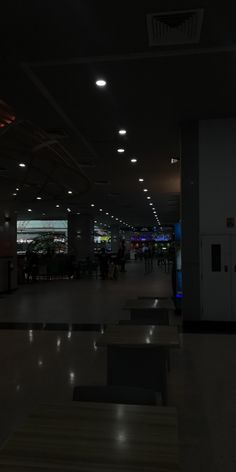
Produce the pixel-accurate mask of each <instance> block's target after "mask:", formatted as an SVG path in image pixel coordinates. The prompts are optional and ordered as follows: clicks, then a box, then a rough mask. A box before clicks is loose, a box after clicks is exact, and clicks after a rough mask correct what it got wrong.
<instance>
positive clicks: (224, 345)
mask: <svg viewBox="0 0 236 472" xmlns="http://www.w3.org/2000/svg"><path fill="white" fill-rule="evenodd" d="M89 284H91V285H90V288H89ZM59 286H60V287H61V288H62V287H63V291H64V293H63V294H62V293H61V288H60V290H59V289H57V288H56V287H59ZM50 287H51V289H50V288H49V284H41V285H37V287H36V286H33V285H32V286H29V287H24V288H23V289H20V290H19V291H18V292H16V293H15V294H13V295H11V296H8V297H4V298H2V299H1V300H0V320H2V319H3V320H6V318H7V316H10V317H11V320H12V323H13V326H14V321H18V322H19V321H22V322H23V321H27V320H28V321H29V320H30V314H32V317H33V318H34V320H41V321H42V320H43V321H45V322H50V321H52V320H55V322H56V321H71V320H76V322H78V323H80V322H88V320H89V321H91V322H95V323H99V322H101V321H102V322H111V321H115V320H116V319H117V317H120V315H122V317H123V315H124V313H123V311H122V305H123V302H124V300H125V299H126V298H132V297H134V296H135V297H137V296H139V295H140V294H145V295H146V294H151V293H152V292H153V290H154V289H155V291H157V290H158V293H160V291H162V292H163V293H165V294H170V277H169V276H168V275H166V274H164V273H163V272H157V271H155V273H153V274H150V275H148V276H145V275H144V273H143V267H142V266H141V265H132V266H131V267H128V272H127V273H125V274H124V278H120V280H119V281H118V282H117V284H116V285H115V283H114V284H113V282H110V281H106V282H105V283H104V285H102V282H100V281H81V282H80V281H79V282H78V283H77V282H75V283H73V282H72V284H71V285H69V283H67V282H56V283H54V282H53V283H52V284H51V285H50ZM67 287H69V295H68V294H67V293H66V291H67ZM80 287H83V289H82V290H81V292H80V290H79V288H80ZM85 287H86V294H84V293H83V292H85ZM105 287H107V289H105ZM41 290H42V298H43V300H41V302H40V291H41ZM50 290H51V296H50ZM57 293H58V296H59V301H58V302H56V300H57ZM89 293H90V298H93V300H90V299H89ZM86 295H87V296H86ZM34 299H35V302H33V300H34ZM78 299H79V300H80V310H77V309H76V307H74V308H73V303H72V300H73V301H74V303H76V304H77V302H78ZM49 300H50V310H49V311H47V312H46V313H44V312H43V310H44V309H46V307H47V301H49ZM62 300H63V301H64V302H65V301H69V300H70V303H69V307H70V308H69V310H67V307H66V305H65V306H64V312H65V313H64V317H63V306H61V303H62ZM82 300H83V302H82ZM53 303H56V304H57V306H56V307H55V308H53V306H52V304H53ZM87 303H89V306H90V309H92V307H95V306H97V305H98V306H97V308H96V314H95V313H93V314H90V315H89V318H88V313H89V309H88V307H87ZM101 303H102V304H103V306H101V307H100V306H99V305H100V304H101ZM34 304H35V306H34ZM38 304H39V306H37V305H38ZM59 305H60V306H59ZM23 307H25V311H24V309H23ZM111 307H113V310H112V312H111ZM3 308H4V310H3ZM58 313H59V315H58ZM85 314H86V315H85ZM57 315H58V317H57ZM95 315H96V316H95ZM100 316H101V319H99V317H100ZM101 329H102V328H101ZM98 334H99V333H98V331H71V330H68V331H66V330H62V331H57V330H48V331H47V330H44V329H40V330H31V329H17V330H16V329H7V330H6V329H1V330H0V384H1V389H0V441H1V443H2V442H3V441H4V439H5V438H6V437H7V436H8V435H9V434H10V433H11V432H12V430H13V429H15V428H16V427H17V425H19V424H20V423H21V422H22V420H23V419H24V418H25V416H26V415H27V414H28V413H29V411H31V410H32V409H33V408H34V407H35V405H37V403H38V402H44V401H65V400H71V399H72V392H73V387H74V385H77V384H83V383H91V384H104V383H105V382H106V350H104V349H98V348H97V347H96V337H97V336H98ZM235 370H236V343H235V336H234V335H211V334H207V335H205V334H184V335H183V347H182V348H181V349H179V350H176V351H172V354H171V372H170V373H169V376H168V383H169V388H168V391H169V404H170V405H174V406H176V407H177V409H178V417H179V438H180V453H181V465H182V470H183V471H184V472H189V471H190V470H191V472H199V470H201V471H203V472H205V471H206V472H213V471H214V472H220V471H222V470H224V472H235V470H236V449H235V432H236V431H235V430H236V378H235V375H234V373H235Z"/></svg>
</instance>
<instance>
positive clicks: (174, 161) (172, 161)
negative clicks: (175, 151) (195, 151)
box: [170, 157, 179, 164]
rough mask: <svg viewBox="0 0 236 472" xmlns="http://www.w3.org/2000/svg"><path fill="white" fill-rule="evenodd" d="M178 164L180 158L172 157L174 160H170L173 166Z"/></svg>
mask: <svg viewBox="0 0 236 472" xmlns="http://www.w3.org/2000/svg"><path fill="white" fill-rule="evenodd" d="M177 162H179V159H178V157H172V159H171V160H170V163H171V164H177Z"/></svg>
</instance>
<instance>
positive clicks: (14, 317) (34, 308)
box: [0, 262, 171, 323]
mask: <svg viewBox="0 0 236 472" xmlns="http://www.w3.org/2000/svg"><path fill="white" fill-rule="evenodd" d="M156 293H157V294H162V296H171V286H170V276H169V275H168V274H165V273H164V272H163V271H161V270H157V268H156V267H155V271H154V272H153V273H151V274H145V272H144V263H140V262H137V263H135V262H133V263H130V264H127V272H125V273H120V276H119V279H118V280H117V281H115V280H101V279H100V278H98V279H95V278H93V279H81V280H63V281H60V280H58V281H51V282H50V281H44V282H36V283H34V284H30V285H22V286H20V289H19V290H17V291H16V292H15V293H12V294H11V295H10V296H9V295H6V296H2V297H1V298H0V323H1V322H3V321H4V322H13V321H14V322H28V323H32V322H47V323H48V322H51V323H61V322H64V323H111V322H113V321H116V320H118V319H120V318H124V319H125V318H127V317H128V313H127V312H126V311H123V310H122V307H123V305H124V303H125V301H126V300H127V299H129V298H137V297H138V296H141V295H153V294H154V295H155V294H156Z"/></svg>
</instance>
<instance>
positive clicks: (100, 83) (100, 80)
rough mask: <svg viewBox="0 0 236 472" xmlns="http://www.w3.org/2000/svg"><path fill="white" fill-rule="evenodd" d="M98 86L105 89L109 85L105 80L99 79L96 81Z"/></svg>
mask: <svg viewBox="0 0 236 472" xmlns="http://www.w3.org/2000/svg"><path fill="white" fill-rule="evenodd" d="M96 85H97V86H98V87H105V86H106V85H107V83H106V81H105V80H104V79H98V80H96Z"/></svg>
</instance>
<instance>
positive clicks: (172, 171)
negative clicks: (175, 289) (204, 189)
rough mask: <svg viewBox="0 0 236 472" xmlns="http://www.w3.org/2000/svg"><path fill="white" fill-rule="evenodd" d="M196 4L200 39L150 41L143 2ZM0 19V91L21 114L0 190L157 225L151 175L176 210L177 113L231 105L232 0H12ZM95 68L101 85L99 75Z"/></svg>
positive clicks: (208, 114) (48, 206) (20, 206)
mask: <svg viewBox="0 0 236 472" xmlns="http://www.w3.org/2000/svg"><path fill="white" fill-rule="evenodd" d="M199 7H201V8H203V10H204V16H203V24H202V31H201V37H200V42H199V43H197V44H196V43H195V44H182V45H175V44H173V45H171V46H170V45H168V46H162V47H160V46H159V47H150V46H149V42H148V32H147V22H146V15H147V14H148V13H157V12H166V11H168V12H170V11H174V10H185V9H188V10H189V9H195V8H199ZM0 23H1V33H2V35H1V36H2V41H1V42H2V46H1V53H0V54H1V82H0V83H1V96H0V99H2V100H4V102H7V103H8V104H9V105H10V106H11V107H12V108H13V109H14V111H15V115H16V121H15V122H14V123H13V124H11V125H9V126H7V127H5V128H2V129H1V130H0V198H1V199H2V200H3V199H4V200H7V199H11V200H12V202H14V205H15V207H16V210H17V211H18V213H19V216H20V217H25V216H26V215H27V217H29V214H28V213H27V208H29V207H30V208H31V209H32V213H31V214H30V215H31V216H32V217H34V218H38V217H40V216H41V215H42V214H43V213H45V214H46V217H53V216H59V217H63V215H65V214H66V212H67V208H68V207H69V208H70V209H71V210H72V211H75V212H76V213H77V212H81V213H82V212H88V211H91V210H93V213H94V216H95V217H97V216H98V214H99V217H100V218H101V214H104V213H106V212H109V213H110V215H111V214H114V215H115V216H117V217H119V219H122V220H123V221H126V222H127V223H129V224H132V225H139V224H141V225H144V224H145V225H149V224H150V225H151V224H154V223H155V220H154V217H153V214H152V211H151V206H149V205H148V203H149V202H148V200H147V199H146V194H145V193H144V192H143V188H144V186H145V187H146V188H148V190H149V194H150V195H151V197H152V202H153V204H154V205H155V207H156V209H157V212H158V215H159V218H160V221H161V223H162V224H168V223H174V222H175V221H177V220H178V219H179V192H180V164H179V163H177V164H175V165H171V164H170V159H171V158H172V157H178V158H180V157H181V145H180V128H181V125H182V124H183V123H185V122H186V121H189V120H198V119H207V118H218V117H223V116H235V75H236V68H235V59H236V58H235V55H236V33H235V31H234V11H233V6H232V7H228V8H227V9H226V8H224V9H222V6H221V7H216V6H215V2H213V1H212V2H210V1H205V0H204V1H203V2H201V4H200V5H199V4H198V3H197V2H195V1H192V0H188V1H178V2H173V1H159V2H157V1H155V2H154V1H148V0H146V1H140V2H135V1H130V2H127V1H126V2H125V1H122V0H121V1H119V2H109V1H102V0H101V1H99V2H98V1H95V0H94V1H88V0H86V1H79V0H61V1H58V0H50V1H48V0H47V1H46V0H44V1H43V0H42V1H40V2H39V1H38V2H37V1H36V2H35V1H34V2H33V1H32V0H21V1H20V2H19V1H14V2H13V1H10V0H9V1H8V2H6V4H5V5H4V7H3V6H1V17H0ZM100 77H101V78H104V79H105V80H106V81H107V86H106V87H105V88H104V89H99V88H98V87H96V85H95V81H96V79H97V78H100ZM121 127H122V128H125V129H126V130H127V135H126V136H123V137H121V136H119V135H118V130H119V129H120V128H121ZM119 146H123V147H124V148H125V153H124V154H122V155H119V154H118V153H117V148H118V147H119ZM132 157H135V158H137V160H138V162H137V164H131V163H130V159H131V158H132ZM19 162H25V163H26V164H27V166H26V168H24V169H22V168H19V167H18V164H19ZM139 177H142V178H144V184H145V185H144V184H141V183H140V182H138V178H139ZM16 187H17V188H20V190H19V191H18V192H17V196H13V195H12V194H13V193H15V188H16ZM69 189H71V190H72V191H73V193H72V195H68V193H67V192H68V190H69ZM37 196H41V197H42V200H36V197H37ZM91 203H94V204H95V207H94V208H91ZM56 204H60V208H57V209H56ZM99 208H102V209H103V212H102V213H101V212H99V211H97V210H98V209H99ZM106 220H107V221H108V220H109V218H106Z"/></svg>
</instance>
